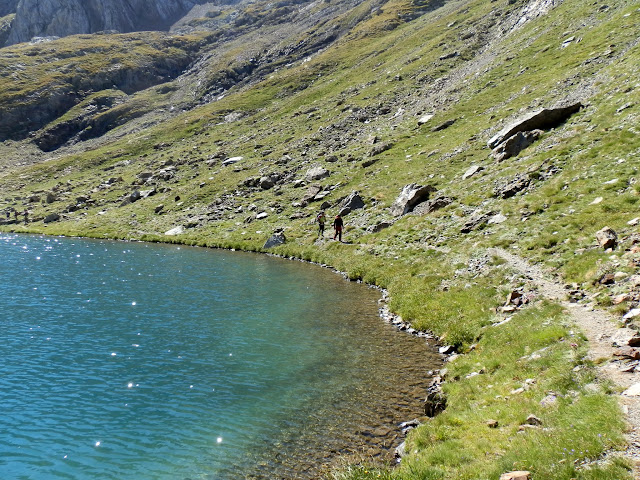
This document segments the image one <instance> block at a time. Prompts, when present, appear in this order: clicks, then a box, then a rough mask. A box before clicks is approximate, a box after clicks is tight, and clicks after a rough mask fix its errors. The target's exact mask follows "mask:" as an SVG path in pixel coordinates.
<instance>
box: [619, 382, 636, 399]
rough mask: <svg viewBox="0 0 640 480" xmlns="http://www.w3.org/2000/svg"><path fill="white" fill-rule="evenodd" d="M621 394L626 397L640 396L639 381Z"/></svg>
mask: <svg viewBox="0 0 640 480" xmlns="http://www.w3.org/2000/svg"><path fill="white" fill-rule="evenodd" d="M622 395H625V396H627V397H640V383H635V384H633V385H631V386H630V387H629V388H627V389H626V390H625V391H624V392H622Z"/></svg>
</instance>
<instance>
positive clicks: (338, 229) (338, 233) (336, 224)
mask: <svg viewBox="0 0 640 480" xmlns="http://www.w3.org/2000/svg"><path fill="white" fill-rule="evenodd" d="M343 225H344V222H343V221H342V217H341V216H340V214H338V215H336V218H335V219H334V220H333V229H334V231H335V233H334V234H333V239H334V240H335V239H336V237H338V241H340V242H342V227H343Z"/></svg>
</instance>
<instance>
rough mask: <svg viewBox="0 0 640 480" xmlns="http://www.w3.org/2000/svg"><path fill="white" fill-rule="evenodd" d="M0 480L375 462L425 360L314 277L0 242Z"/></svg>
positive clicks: (296, 471) (146, 248) (213, 260)
mask: <svg viewBox="0 0 640 480" xmlns="http://www.w3.org/2000/svg"><path fill="white" fill-rule="evenodd" d="M0 258H1V259H2V262H1V263H0V307H1V313H0V318H1V325H2V342H0V358H2V362H1V364H0V365H1V366H0V368H1V374H0V405H2V410H1V412H0V419H1V420H2V429H0V478H6V479H21V480H25V479H33V480H40V479H76V480H84V479H87V480H88V479H95V478H105V479H106V478H109V479H159V480H169V479H172V480H173V479H191V480H196V479H216V480H226V479H238V478H253V479H259V478H265V479H266V478H296V479H310V478H318V477H319V476H321V475H322V474H323V473H326V472H327V471H329V469H331V468H333V467H334V466H335V465H336V464H340V463H341V462H346V461H357V460H361V459H371V458H374V459H379V460H382V461H388V462H392V461H393V449H394V447H395V446H397V445H398V444H399V443H400V442H401V441H402V440H403V437H402V435H401V432H400V429H399V427H398V425H399V424H400V423H401V422H404V421H408V420H412V419H414V418H416V417H420V416H421V415H423V403H422V401H423V399H424V396H425V390H426V385H427V383H428V381H429V376H428V374H427V372H428V371H429V370H430V369H434V368H438V365H439V356H438V354H437V350H436V349H435V347H434V346H433V345H429V344H427V342H426V341H425V340H424V339H422V338H417V337H413V336H410V335H408V334H406V333H403V332H398V331H397V330H396V329H395V328H394V327H393V326H391V325H390V324H388V323H385V322H384V321H383V320H382V319H381V318H380V315H379V311H378V307H379V305H378V300H379V298H380V292H379V291H377V290H375V289H372V288H368V287H366V286H364V285H360V284H356V283H353V282H348V281H346V280H344V279H343V278H342V277H341V276H340V275H337V274H336V273H335V272H332V271H330V270H329V269H326V268H325V269H323V268H320V267H318V266H314V265H308V264H304V263H301V262H294V261H288V260H283V259H278V258H274V257H270V256H266V255H258V254H248V253H240V252H229V251H221V250H211V249H204V248H193V247H184V246H176V245H163V244H146V243H133V242H114V241H106V240H105V241H102V240H89V239H77V238H57V237H46V236H26V235H13V234H0Z"/></svg>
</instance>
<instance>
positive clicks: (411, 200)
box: [391, 183, 436, 217]
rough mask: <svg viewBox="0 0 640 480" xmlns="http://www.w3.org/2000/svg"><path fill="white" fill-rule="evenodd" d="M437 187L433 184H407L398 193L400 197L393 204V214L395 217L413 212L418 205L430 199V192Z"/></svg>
mask: <svg viewBox="0 0 640 480" xmlns="http://www.w3.org/2000/svg"><path fill="white" fill-rule="evenodd" d="M435 191H436V189H435V187H433V186H431V185H417V184H415V183H411V184H409V185H405V187H404V188H403V189H402V192H400V195H398V198H396V200H395V201H394V202H393V205H391V214H392V215H393V216H394V217H399V216H401V215H406V214H407V213H409V212H411V211H412V210H413V209H414V207H415V206H416V205H418V204H419V203H422V202H425V201H427V200H428V199H429V194H431V193H433V192H435Z"/></svg>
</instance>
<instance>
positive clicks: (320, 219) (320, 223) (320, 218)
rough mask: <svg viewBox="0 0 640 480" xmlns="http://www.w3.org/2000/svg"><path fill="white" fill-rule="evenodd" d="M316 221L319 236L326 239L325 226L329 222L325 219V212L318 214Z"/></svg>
mask: <svg viewBox="0 0 640 480" xmlns="http://www.w3.org/2000/svg"><path fill="white" fill-rule="evenodd" d="M316 221H317V222H318V236H319V237H324V224H325V222H326V221H327V217H325V215H324V212H320V213H319V214H318V216H317V217H316Z"/></svg>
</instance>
